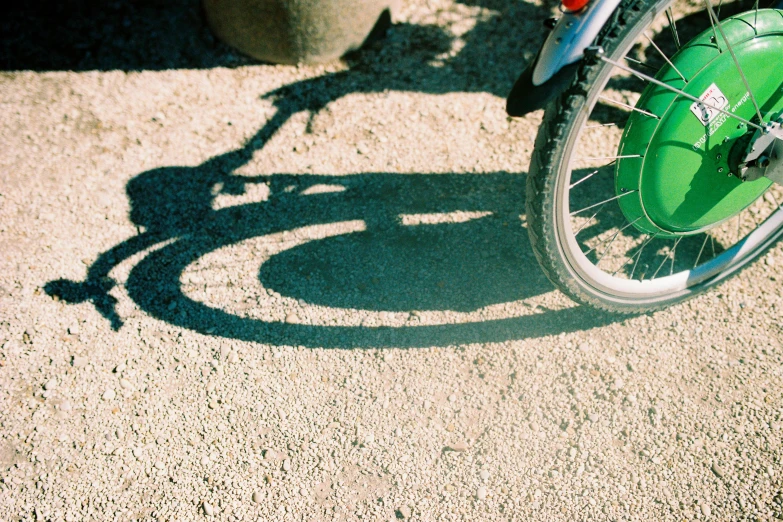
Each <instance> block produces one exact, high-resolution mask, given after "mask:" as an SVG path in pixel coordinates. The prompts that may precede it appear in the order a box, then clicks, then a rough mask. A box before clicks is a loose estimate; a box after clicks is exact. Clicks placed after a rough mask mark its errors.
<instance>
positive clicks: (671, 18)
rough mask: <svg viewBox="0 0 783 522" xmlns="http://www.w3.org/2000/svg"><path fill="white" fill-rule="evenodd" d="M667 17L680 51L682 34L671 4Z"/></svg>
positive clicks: (676, 45) (675, 43)
mask: <svg viewBox="0 0 783 522" xmlns="http://www.w3.org/2000/svg"><path fill="white" fill-rule="evenodd" d="M757 1H758V0H757ZM666 18H667V19H668V20H669V29H671V32H672V39H673V40H674V46H675V47H677V50H678V51H679V50H680V47H681V45H680V35H679V33H678V32H677V24H676V23H675V21H674V13H672V8H671V6H669V8H668V9H667V10H666Z"/></svg>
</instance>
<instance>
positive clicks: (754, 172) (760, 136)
mask: <svg viewBox="0 0 783 522" xmlns="http://www.w3.org/2000/svg"><path fill="white" fill-rule="evenodd" d="M765 130H766V132H761V131H756V133H755V134H754V135H753V138H752V140H751V142H750V144H749V145H748V147H747V149H746V151H745V156H744V157H743V158H742V162H741V163H740V164H739V165H738V166H737V169H736V171H735V172H736V174H737V176H738V177H739V178H740V179H741V180H742V181H755V180H757V179H759V178H762V177H765V178H767V179H769V180H771V181H773V182H775V183H777V184H779V185H783V126H781V124H780V122H773V123H770V124H769V125H767V127H766V129H765Z"/></svg>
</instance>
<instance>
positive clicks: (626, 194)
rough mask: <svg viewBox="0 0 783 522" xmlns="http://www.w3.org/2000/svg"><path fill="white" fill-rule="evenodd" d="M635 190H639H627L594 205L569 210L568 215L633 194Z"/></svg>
mask: <svg viewBox="0 0 783 522" xmlns="http://www.w3.org/2000/svg"><path fill="white" fill-rule="evenodd" d="M636 192H639V191H638V190H629V191H628V192H624V193H622V194H619V195H617V196H615V197H613V198H609V199H605V200H603V201H599V202H598V203H595V204H594V205H590V206H589V207H585V208H582V209H579V210H575V211H574V212H571V214H570V215H571V216H573V215H576V214H579V213H580V212H584V211H585V210H590V209H591V208H595V207H597V206H598V205H603V204H604V203H609V202H610V201H614V200H615V199H620V198H624V197H625V196H628V195H630V194H634V193H636Z"/></svg>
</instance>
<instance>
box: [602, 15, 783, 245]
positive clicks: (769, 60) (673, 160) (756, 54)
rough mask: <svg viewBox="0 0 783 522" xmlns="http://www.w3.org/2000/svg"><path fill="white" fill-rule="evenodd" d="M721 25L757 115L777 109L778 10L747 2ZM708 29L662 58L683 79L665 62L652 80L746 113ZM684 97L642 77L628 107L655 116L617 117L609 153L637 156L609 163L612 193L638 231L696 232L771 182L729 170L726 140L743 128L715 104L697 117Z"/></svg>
mask: <svg viewBox="0 0 783 522" xmlns="http://www.w3.org/2000/svg"><path fill="white" fill-rule="evenodd" d="M722 25H723V31H724V32H725V34H726V37H727V38H728V39H729V41H730V42H731V43H732V48H733V49H734V52H735V54H736V55H737V58H738V60H739V62H740V65H741V66H742V69H743V72H744V73H745V76H746V78H747V80H748V84H749V85H750V88H751V91H752V92H753V94H754V96H755V98H756V100H757V102H758V104H759V107H760V109H761V114H762V115H763V116H764V117H765V120H766V121H769V120H770V119H771V118H772V117H773V116H775V117H777V116H778V115H780V114H781V113H782V112H783V77H782V76H781V74H780V71H781V63H782V62H783V12H781V11H777V10H773V9H764V10H760V11H758V14H756V13H755V12H754V11H749V12H746V13H743V14H740V15H737V16H735V17H732V18H729V19H727V20H724V21H723V22H722ZM754 27H755V29H754ZM712 37H713V32H712V30H711V29H708V30H707V31H705V32H703V33H702V34H700V35H699V36H697V37H696V38H694V39H693V40H691V41H690V42H688V43H687V44H686V45H684V46H683V47H682V48H681V49H680V50H679V51H678V52H677V53H676V54H675V55H674V56H673V57H672V58H671V61H672V63H673V64H674V66H675V67H676V69H677V70H679V71H680V72H681V73H682V75H683V76H684V77H685V78H686V79H687V80H688V82H687V84H686V83H685V81H683V79H682V78H681V77H680V75H679V74H678V73H677V71H676V70H675V69H674V68H673V67H671V66H670V65H666V66H664V67H663V68H661V70H660V71H659V72H658V74H657V75H656V79H658V80H661V81H662V82H665V83H667V84H669V85H671V86H673V87H676V88H678V89H682V90H683V91H685V92H686V93H688V94H690V95H691V96H695V97H696V98H700V97H702V96H710V97H713V99H712V101H713V103H715V104H718V105H719V106H720V105H721V104H724V103H725V107H722V108H723V109H724V110H726V111H729V112H732V113H735V114H737V115H738V116H741V117H742V118H745V119H746V120H751V121H753V120H754V119H755V116H756V112H755V110H754V108H753V102H752V101H751V100H750V99H749V96H748V94H747V89H746V88H745V85H744V83H743V81H742V78H741V77H740V75H739V73H738V72H737V68H736V66H735V65H734V61H733V60H732V57H731V54H730V53H729V52H728V50H727V48H726V45H725V43H724V42H723V41H722V38H721V36H720V33H718V40H717V42H718V43H719V44H720V50H719V48H718V46H717V45H716V43H715V40H714V39H713V38H712ZM721 50H722V52H721ZM716 87H717V89H716ZM705 100H706V98H705ZM693 105H694V102H692V101H691V100H689V99H687V98H684V97H682V96H680V95H678V94H676V93H673V92H671V91H669V90H667V89H664V88H662V87H660V86H656V85H654V84H649V85H648V86H647V88H645V90H644V91H643V92H642V95H641V97H640V98H639V102H638V103H637V104H636V107H637V108H639V109H642V110H644V111H646V112H650V113H652V114H654V115H656V116H658V117H659V118H660V119H656V118H653V117H650V116H646V115H644V114H642V113H640V112H637V111H634V112H633V113H632V114H631V116H630V118H629V119H628V122H627V123H626V127H625V130H624V132H623V136H622V139H621V141H620V147H619V151H618V156H637V155H638V156H641V157H638V158H637V157H634V158H625V159H619V160H618V161H617V162H616V164H615V191H616V194H617V195H618V196H619V195H623V197H621V198H619V199H618V203H619V204H620V208H621V209H622V212H623V214H624V215H625V217H626V218H627V219H628V220H629V222H632V223H633V225H634V226H635V227H636V228H637V229H639V230H640V231H642V232H645V233H649V234H657V236H658V237H676V236H682V235H689V234H695V233H698V232H701V231H704V230H706V229H709V228H711V227H713V226H715V225H716V224H718V223H721V222H723V221H725V220H727V219H729V218H731V217H732V216H734V215H736V214H737V213H738V212H740V211H741V210H743V209H744V208H746V207H748V206H749V205H750V204H752V203H753V202H754V201H755V200H756V199H757V198H758V197H759V196H761V195H762V194H763V193H764V192H765V191H766V190H767V188H769V186H770V185H771V181H769V180H768V179H766V178H761V179H758V180H756V181H752V182H746V183H743V182H741V181H740V180H739V179H738V178H737V177H736V176H733V175H731V174H730V172H731V170H732V166H730V156H731V151H732V147H733V146H735V145H737V146H738V147H739V146H741V145H742V143H745V142H746V141H747V137H748V136H747V135H748V133H749V132H752V130H753V129H750V130H749V129H748V128H747V127H746V126H745V125H743V124H740V123H739V121H738V120H736V119H734V118H731V117H729V116H726V115H724V114H721V113H715V114H713V115H710V117H707V116H706V115H705V116H703V118H704V119H708V120H709V121H708V122H706V123H705V121H704V120H703V119H700V118H699V116H698V115H697V114H696V113H695V112H694V111H692V106H693ZM697 112H698V111H697ZM743 137H744V140H743V141H742V142H738V140H739V139H740V138H743ZM735 150H736V148H735ZM734 157H736V153H735V155H734ZM734 167H736V165H735V166H734ZM628 192H633V193H632V194H628Z"/></svg>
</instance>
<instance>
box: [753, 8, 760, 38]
mask: <svg viewBox="0 0 783 522" xmlns="http://www.w3.org/2000/svg"><path fill="white" fill-rule="evenodd" d="M753 10H754V11H755V13H754V15H753V33H754V34H756V35H758V34H759V32H758V31H757V30H756V26H758V23H759V0H756V2H755V3H754V5H753Z"/></svg>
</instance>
